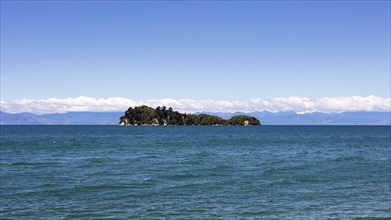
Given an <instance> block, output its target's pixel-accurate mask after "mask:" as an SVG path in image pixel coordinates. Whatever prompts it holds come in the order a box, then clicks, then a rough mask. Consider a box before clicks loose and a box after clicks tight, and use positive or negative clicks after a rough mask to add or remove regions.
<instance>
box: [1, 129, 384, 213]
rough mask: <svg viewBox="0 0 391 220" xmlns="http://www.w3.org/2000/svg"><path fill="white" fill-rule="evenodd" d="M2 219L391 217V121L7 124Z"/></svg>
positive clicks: (3, 147) (3, 149) (3, 141)
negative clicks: (363, 123)
mask: <svg viewBox="0 0 391 220" xmlns="http://www.w3.org/2000/svg"><path fill="white" fill-rule="evenodd" d="M0 153H1V154H0V158H1V161H0V162H1V163H0V171H1V172H0V183H1V185H0V187H1V188H0V190H1V191H0V218H11V219H53V218H66V219H80V218H81V219H95V218H116V219H333V218H334V219H355V218H374V217H378V218H385V217H391V185H390V184H391V127H390V126H261V127H184V126H181V127H180V126H178V127H119V126H1V149H0Z"/></svg>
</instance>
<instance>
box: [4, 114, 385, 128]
mask: <svg viewBox="0 0 391 220" xmlns="http://www.w3.org/2000/svg"><path fill="white" fill-rule="evenodd" d="M201 113H206V114H211V115H216V116H219V117H222V118H224V119H229V118H231V117H232V116H235V115H248V116H253V117H256V118H257V119H259V120H260V121H261V123H262V125H391V112H342V113H320V112H314V113H305V114H297V113H295V112H276V113H273V112H267V111H264V112H250V113H244V112H235V113H226V112H197V113H196V114H201ZM123 114H124V113H123V112H68V113H56V114H44V115H37V114H32V113H16V114H11V113H5V112H0V124H2V125H117V124H118V123H119V118H120V117H121V116H122V115H123Z"/></svg>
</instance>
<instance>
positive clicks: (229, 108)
mask: <svg viewBox="0 0 391 220" xmlns="http://www.w3.org/2000/svg"><path fill="white" fill-rule="evenodd" d="M139 105H148V106H151V107H157V106H163V105H165V106H170V107H173V108H174V110H177V111H180V112H188V113H192V112H200V111H210V112H237V111H241V112H252V111H271V112H281V111H282V112H286V111H294V112H297V113H305V112H343V111H382V112H386V111H391V98H382V97H377V96H373V95H370V96H367V97H361V96H350V97H323V98H319V99H309V98H305V97H278V98H273V99H261V98H256V99H245V100H210V99H199V100H196V99H151V100H144V101H134V100H131V99H128V98H105V99H97V98H91V97H85V96H80V97H76V98H66V99H58V98H50V99H45V100H33V99H20V100H12V101H0V106H1V111H3V112H9V113H20V112H31V113H36V114H47V113H65V112H86V111H91V112H123V111H125V110H126V109H127V108H129V107H130V106H132V107H134V106H139Z"/></svg>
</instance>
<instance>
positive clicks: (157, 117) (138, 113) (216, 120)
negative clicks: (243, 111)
mask: <svg viewBox="0 0 391 220" xmlns="http://www.w3.org/2000/svg"><path fill="white" fill-rule="evenodd" d="M120 125H261V123H260V122H259V120H258V119H256V118H254V117H250V116H246V115H237V116H233V117H232V118H231V119H229V120H224V119H222V118H220V117H217V116H214V115H208V114H200V115H195V114H182V113H179V112H177V111H174V110H173V109H172V108H171V107H170V108H168V109H167V108H166V107H165V106H163V107H160V106H159V107H157V108H156V109H153V108H151V107H148V106H145V105H143V106H138V107H135V108H132V107H130V108H129V109H128V110H127V111H126V112H125V115H123V116H121V118H120Z"/></svg>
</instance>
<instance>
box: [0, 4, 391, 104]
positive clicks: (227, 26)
mask: <svg viewBox="0 0 391 220" xmlns="http://www.w3.org/2000/svg"><path fill="white" fill-rule="evenodd" d="M369 95H374V96H379V97H384V98H389V97H390V1H316V2H314V1H277V2H273V1H245V2H242V1H241V2H239V1H212V2H206V1H185V2H181V1H164V2H159V1H147V2H142V1H113V2H110V1H81V2H79V1H54V2H51V1H1V100H16V99H35V100H39V99H48V98H59V99H64V98H68V97H79V96H87V97H94V98H110V97H125V98H129V99H132V100H147V99H163V98H171V99H196V100H197V99H210V100H225V99H229V100H232V99H251V98H275V97H292V96H297V97H309V98H313V99H318V98H321V97H341V96H344V97H347V96H365V97H366V96H369Z"/></svg>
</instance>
